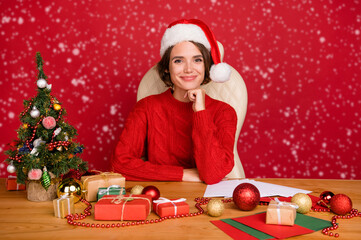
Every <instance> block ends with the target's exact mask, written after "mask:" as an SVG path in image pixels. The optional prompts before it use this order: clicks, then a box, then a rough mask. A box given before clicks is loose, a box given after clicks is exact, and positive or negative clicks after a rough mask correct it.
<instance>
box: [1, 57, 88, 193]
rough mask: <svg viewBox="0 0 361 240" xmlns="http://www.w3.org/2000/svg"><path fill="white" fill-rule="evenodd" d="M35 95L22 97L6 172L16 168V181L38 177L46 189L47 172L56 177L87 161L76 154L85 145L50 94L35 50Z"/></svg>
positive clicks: (78, 168) (80, 167)
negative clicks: (76, 138) (19, 124)
mask: <svg viewBox="0 0 361 240" xmlns="http://www.w3.org/2000/svg"><path fill="white" fill-rule="evenodd" d="M36 64H37V69H38V71H39V73H38V76H37V82H36V84H37V87H38V90H37V91H38V93H37V95H36V96H35V97H34V98H32V99H30V100H24V108H25V109H24V111H23V112H22V113H21V114H20V116H19V118H20V121H21V122H22V125H21V126H20V128H19V129H18V130H17V133H18V140H15V141H13V142H12V143H11V144H10V149H9V150H8V151H6V152H5V154H6V155H8V158H7V159H6V160H5V161H7V162H8V163H9V166H8V168H7V169H8V172H9V173H14V172H16V175H17V181H18V183H23V184H24V183H25V180H27V179H28V176H29V179H31V180H41V184H42V185H43V187H44V188H45V189H48V187H49V186H50V175H49V172H51V173H53V174H54V175H55V176H56V177H59V176H60V175H62V174H66V173H67V172H69V170H71V169H74V170H79V171H81V172H83V171H86V170H87V168H88V167H87V163H86V162H83V161H82V159H81V158H80V157H79V155H80V154H81V153H82V151H83V149H84V147H83V145H80V144H78V143H77V142H75V141H74V138H75V136H76V135H77V131H76V129H75V128H74V127H72V126H71V125H69V124H68V123H66V122H65V121H64V119H63V116H64V115H66V111H65V109H64V108H63V107H62V105H61V103H60V102H59V101H58V100H57V99H56V98H55V97H54V96H52V95H51V94H50V92H51V84H50V85H49V84H48V82H47V77H46V75H45V74H44V71H43V59H42V58H41V55H40V53H39V52H38V53H36Z"/></svg>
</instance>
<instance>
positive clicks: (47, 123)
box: [42, 117, 56, 129]
mask: <svg viewBox="0 0 361 240" xmlns="http://www.w3.org/2000/svg"><path fill="white" fill-rule="evenodd" d="M42 124H43V126H44V127H45V128H46V129H53V128H54V127H55V126H56V121H55V118H53V117H46V118H44V119H43V121H42Z"/></svg>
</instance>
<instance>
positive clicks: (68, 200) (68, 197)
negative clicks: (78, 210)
mask: <svg viewBox="0 0 361 240" xmlns="http://www.w3.org/2000/svg"><path fill="white" fill-rule="evenodd" d="M65 198H66V199H67V202H68V214H70V213H71V212H70V196H69V195H68V193H66V194H64V195H61V197H60V198H58V199H57V200H56V205H57V207H58V217H59V218H61V215H60V201H61V200H63V199H65Z"/></svg>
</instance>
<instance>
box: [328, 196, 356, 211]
mask: <svg viewBox="0 0 361 240" xmlns="http://www.w3.org/2000/svg"><path fill="white" fill-rule="evenodd" d="M330 207H331V210H332V212H334V213H336V214H337V215H346V214H347V213H349V212H351V210H352V201H351V199H350V198H349V197H348V196H347V195H345V194H336V195H335V196H333V197H332V198H331V200H330Z"/></svg>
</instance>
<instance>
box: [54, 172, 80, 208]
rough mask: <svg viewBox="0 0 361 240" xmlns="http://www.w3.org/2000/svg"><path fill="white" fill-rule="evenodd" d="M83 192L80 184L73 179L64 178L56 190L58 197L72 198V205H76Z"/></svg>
mask: <svg viewBox="0 0 361 240" xmlns="http://www.w3.org/2000/svg"><path fill="white" fill-rule="evenodd" d="M82 192H83V185H82V183H81V182H80V181H79V180H77V179H75V178H65V179H63V180H62V181H61V182H60V184H59V186H58V189H57V195H58V197H62V196H63V195H68V196H73V197H74V203H77V202H78V201H79V200H80V199H81V197H82Z"/></svg>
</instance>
